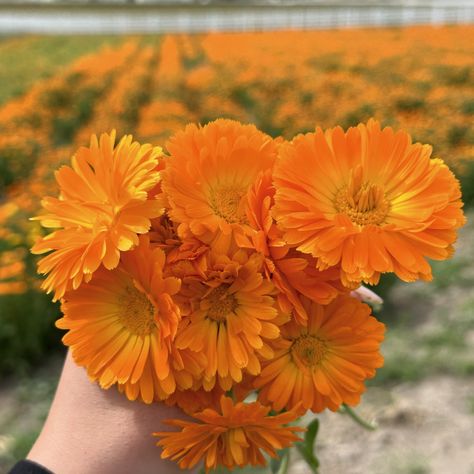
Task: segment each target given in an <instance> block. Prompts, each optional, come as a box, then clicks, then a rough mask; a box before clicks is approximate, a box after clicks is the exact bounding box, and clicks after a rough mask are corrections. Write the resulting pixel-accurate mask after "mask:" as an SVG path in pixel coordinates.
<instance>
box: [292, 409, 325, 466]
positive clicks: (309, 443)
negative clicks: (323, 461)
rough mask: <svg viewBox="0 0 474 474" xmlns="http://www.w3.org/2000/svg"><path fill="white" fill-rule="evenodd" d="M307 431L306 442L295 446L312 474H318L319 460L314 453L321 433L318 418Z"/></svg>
mask: <svg viewBox="0 0 474 474" xmlns="http://www.w3.org/2000/svg"><path fill="white" fill-rule="evenodd" d="M306 429H307V431H306V433H305V435H304V440H303V441H302V442H300V443H295V446H296V448H297V449H298V451H299V452H300V454H301V456H303V459H304V460H305V461H306V463H307V464H308V466H309V467H310V469H311V470H312V472H314V473H315V474H316V473H317V472H318V467H319V460H318V458H317V456H316V454H315V453H314V444H315V441H316V436H317V435H318V431H319V420H318V419H317V418H315V419H314V420H312V421H311V422H310V423H309V424H308V426H307V428H306Z"/></svg>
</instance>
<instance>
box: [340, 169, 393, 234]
mask: <svg viewBox="0 0 474 474" xmlns="http://www.w3.org/2000/svg"><path fill="white" fill-rule="evenodd" d="M334 205H335V207H336V210H337V212H339V213H341V214H345V215H346V216H348V217H349V219H350V220H351V221H352V222H353V223H354V224H357V225H359V226H366V225H369V224H373V225H380V224H382V223H383V222H384V221H385V218H386V217H387V214H388V211H389V209H390V204H389V202H388V201H387V199H386V197H385V193H384V190H383V187H382V186H380V185H378V184H370V183H363V177H362V167H361V166H360V165H357V166H356V167H355V168H354V169H353V171H352V175H351V177H350V180H349V184H348V186H347V187H344V188H342V189H340V190H339V192H338V193H337V194H336V198H335V201H334Z"/></svg>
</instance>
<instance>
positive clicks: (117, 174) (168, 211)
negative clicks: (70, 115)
mask: <svg viewBox="0 0 474 474" xmlns="http://www.w3.org/2000/svg"><path fill="white" fill-rule="evenodd" d="M166 149H167V151H168V153H169V155H167V154H165V153H164V152H163V150H162V149H161V148H160V147H153V146H151V145H140V144H139V143H137V142H133V140H132V137H131V136H125V137H124V138H122V139H121V140H120V141H119V143H118V144H115V133H112V134H111V135H108V134H103V135H101V137H100V139H99V140H98V139H97V138H96V137H95V136H93V137H92V140H91V144H90V147H89V148H85V147H81V148H79V150H78V151H77V153H76V154H75V155H74V156H73V158H72V160H71V165H70V166H63V167H61V168H60V169H59V170H58V171H57V172H56V179H57V182H58V185H59V189H60V194H59V197H54V196H48V197H45V198H44V199H43V202H42V205H43V214H42V215H40V216H39V217H37V218H36V219H37V220H39V221H41V223H42V225H43V226H44V227H46V228H48V229H51V232H50V233H49V234H48V235H47V236H45V237H43V238H40V239H39V240H38V241H37V243H36V244H35V246H34V247H33V249H32V251H33V253H35V254H45V253H48V255H46V256H44V257H43V258H42V259H41V260H40V262H39V266H38V271H39V272H40V273H42V274H45V275H47V276H46V279H45V280H44V282H43V284H42V287H43V289H44V290H45V291H47V292H48V293H53V294H54V299H56V300H60V301H61V309H62V312H63V317H62V318H61V319H59V320H58V322H57V326H58V327H59V328H61V329H64V330H66V331H67V333H66V334H65V336H64V337H63V342H64V343H65V344H66V345H67V346H69V347H70V348H71V352H72V356H73V358H74V360H75V362H76V363H77V364H78V365H80V366H83V367H85V368H86V370H87V373H88V375H89V377H90V379H91V380H93V381H97V382H98V383H99V384H100V386H101V387H102V388H104V389H110V388H111V387H113V386H116V387H117V388H118V390H120V391H121V392H123V393H124V394H125V396H126V397H127V398H128V399H129V400H137V399H138V400H141V401H142V402H145V403H153V402H161V401H164V402H165V403H167V404H171V405H175V404H176V405H178V406H179V407H180V408H182V409H183V410H184V411H185V412H187V413H188V414H189V415H191V416H192V417H193V418H195V421H181V420H173V421H172V422H171V425H173V426H175V427H177V428H178V430H177V431H171V432H158V433H155V435H156V436H158V437H159V441H158V445H159V446H161V447H163V451H162V457H164V458H171V459H173V460H175V461H177V462H179V465H180V466H181V467H182V468H192V467H193V466H195V465H196V464H197V463H198V462H199V461H200V460H203V461H204V465H205V468H206V471H209V470H210V469H214V468H216V467H217V466H219V465H223V466H226V467H228V468H233V467H235V466H240V467H242V466H245V465H247V464H251V465H263V464H265V463H266V460H265V457H264V453H266V454H268V455H269V456H272V457H275V456H276V455H277V452H276V451H277V450H279V449H283V448H287V447H289V446H291V445H292V444H293V443H294V442H295V441H297V440H298V437H297V436H296V432H298V431H301V429H300V428H297V427H295V426H286V425H287V424H288V423H290V422H292V421H295V420H296V418H297V417H299V416H301V415H302V414H303V413H304V412H306V411H307V410H311V411H313V412H315V413H317V412H320V411H322V410H324V409H325V408H329V409H330V410H337V409H338V408H339V407H340V406H341V405H342V404H346V405H351V406H353V405H356V404H357V403H358V402H359V401H360V396H361V394H362V393H363V392H364V390H365V386H364V382H365V381H366V380H367V379H368V378H370V377H373V376H374V375H375V371H376V369H377V368H379V367H381V365H382V364H383V358H382V355H381V353H380V344H381V342H382V341H383V337H384V331H385V327H384V325H383V324H382V323H380V322H379V321H378V320H377V319H376V318H375V317H374V316H373V315H372V314H371V309H370V307H369V306H368V305H366V304H364V303H362V302H361V301H360V300H359V299H358V298H357V297H355V296H354V295H352V294H351V291H353V290H356V289H357V288H358V287H359V286H360V284H361V283H363V282H365V283H370V284H376V283H377V282H378V280H379V278H380V275H381V274H383V273H394V274H395V275H397V276H398V277H399V278H400V279H402V280H404V281H408V282H409V281H415V280H417V279H424V280H430V279H431V278H432V276H431V267H430V264H429V259H435V260H444V259H446V258H449V257H450V256H451V255H452V253H453V244H454V242H455V240H456V237H457V231H458V229H459V227H461V226H462V225H463V224H464V222H465V219H464V215H463V212H462V202H461V193H460V189H459V183H458V182H457V180H456V178H455V177H454V175H453V174H452V173H451V171H450V170H449V168H448V167H447V166H446V165H445V164H444V162H443V161H442V160H441V159H439V158H436V157H435V158H432V157H431V152H432V150H431V147H430V146H428V145H423V144H420V143H412V141H411V138H410V136H409V135H408V134H407V133H405V132H403V131H394V130H393V129H391V128H381V126H380V124H379V123H378V122H376V121H374V120H370V121H369V122H368V123H367V124H359V125H358V126H357V127H353V128H349V129H348V130H347V131H344V130H343V129H342V128H340V127H336V128H333V129H327V130H322V129H320V128H317V129H316V130H315V131H313V132H311V133H307V134H304V135H297V136H295V137H294V138H293V139H292V140H291V141H285V140H283V139H281V138H277V139H273V138H272V137H270V136H269V135H266V134H265V133H263V132H261V131H260V130H258V129H257V128H256V127H255V126H253V125H243V124H241V123H240V122H237V121H232V120H224V119H220V120H216V121H213V122H210V123H209V124H207V125H205V126H203V127H202V126H197V125H194V124H191V125H188V126H187V127H186V128H185V129H184V130H181V131H178V132H177V133H175V134H174V135H173V136H172V137H171V138H170V139H169V140H168V142H167V143H166ZM253 392H255V393H256V397H257V401H255V402H247V401H246V399H247V397H248V396H249V394H251V393H253ZM270 411H273V412H276V413H279V414H277V415H272V414H270Z"/></svg>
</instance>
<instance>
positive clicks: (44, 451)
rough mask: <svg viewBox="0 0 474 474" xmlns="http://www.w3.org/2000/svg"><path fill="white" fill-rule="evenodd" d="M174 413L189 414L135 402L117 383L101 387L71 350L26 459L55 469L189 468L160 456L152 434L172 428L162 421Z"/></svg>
mask: <svg viewBox="0 0 474 474" xmlns="http://www.w3.org/2000/svg"><path fill="white" fill-rule="evenodd" d="M170 418H182V419H184V418H186V415H185V414H184V413H183V412H182V411H181V410H179V409H178V408H174V407H168V406H166V405H164V404H163V403H154V404H152V405H146V404H144V403H141V402H138V401H136V402H130V401H129V400H127V398H126V397H125V396H124V395H123V394H121V393H119V392H118V390H117V389H116V388H115V387H112V388H110V389H109V390H102V389H101V388H100V387H99V386H98V385H97V384H96V383H92V382H91V381H90V380H89V378H88V376H87V374H86V371H85V370H84V369H83V368H82V367H78V366H77V365H76V364H75V363H74V361H73V360H72V357H71V355H70V353H68V355H67V357H66V361H65V364H64V367H63V371H62V374H61V378H60V380H59V385H58V388H57V391H56V395H55V397H54V400H53V403H52V405H51V409H50V412H49V415H48V418H47V420H46V422H45V424H44V426H43V430H42V432H41V434H40V435H39V437H38V439H37V440H36V442H35V444H34V446H33V447H32V449H31V451H30V453H29V454H28V456H27V459H29V460H30V461H34V462H36V463H38V464H41V465H43V466H44V467H46V468H47V469H50V470H51V471H53V472H54V473H55V474H112V473H113V474H151V473H153V474H156V473H160V474H175V473H178V472H179V473H184V472H185V471H183V470H181V469H180V468H179V467H178V465H177V464H176V463H174V462H171V461H168V460H163V459H161V458H160V454H161V448H158V447H156V445H155V443H156V441H157V438H155V437H153V436H152V435H151V433H153V432H154V431H162V430H163V431H167V430H172V429H173V428H171V427H169V426H167V425H165V424H163V421H164V420H167V419H170ZM187 472H191V473H196V472H198V469H196V470H194V471H187Z"/></svg>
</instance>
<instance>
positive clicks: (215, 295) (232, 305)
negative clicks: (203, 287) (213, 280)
mask: <svg viewBox="0 0 474 474" xmlns="http://www.w3.org/2000/svg"><path fill="white" fill-rule="evenodd" d="M228 289H229V285H221V286H218V287H217V288H214V289H213V290H212V291H211V292H210V293H209V294H208V295H207V297H206V300H207V302H208V304H209V309H208V310H207V316H208V317H209V318H210V319H212V320H214V321H217V322H223V321H225V320H226V318H227V316H228V315H229V314H230V313H233V312H234V311H235V310H236V308H237V306H238V303H237V299H236V297H235V296H234V295H232V294H229V293H228V292H227V290H228Z"/></svg>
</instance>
